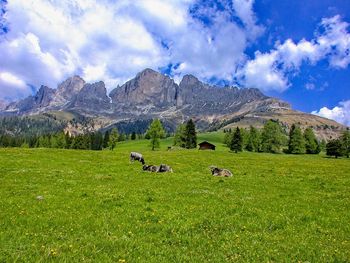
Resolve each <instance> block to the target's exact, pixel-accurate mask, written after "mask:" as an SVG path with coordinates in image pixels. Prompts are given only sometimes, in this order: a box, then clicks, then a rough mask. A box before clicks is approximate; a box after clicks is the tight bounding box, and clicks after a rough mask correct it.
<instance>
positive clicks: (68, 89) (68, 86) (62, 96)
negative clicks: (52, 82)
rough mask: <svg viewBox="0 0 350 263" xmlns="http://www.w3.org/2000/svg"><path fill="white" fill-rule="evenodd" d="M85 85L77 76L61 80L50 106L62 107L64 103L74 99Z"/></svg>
mask: <svg viewBox="0 0 350 263" xmlns="http://www.w3.org/2000/svg"><path fill="white" fill-rule="evenodd" d="M84 85H85V81H84V80H83V79H82V78H81V77H79V76H74V77H71V78H68V79H67V80H65V81H63V82H62V83H61V84H60V85H58V87H57V89H56V92H55V96H54V98H53V100H52V102H51V104H50V106H51V107H57V108H58V109H59V108H60V107H64V106H65V105H66V104H68V103H70V102H71V101H72V100H74V99H75V96H76V95H77V94H78V93H79V91H80V90H81V89H82V88H83V86H84Z"/></svg>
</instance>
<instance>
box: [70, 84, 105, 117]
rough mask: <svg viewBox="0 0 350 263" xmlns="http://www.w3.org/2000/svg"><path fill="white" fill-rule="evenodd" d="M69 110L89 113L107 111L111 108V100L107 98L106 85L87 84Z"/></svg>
mask: <svg viewBox="0 0 350 263" xmlns="http://www.w3.org/2000/svg"><path fill="white" fill-rule="evenodd" d="M69 108H79V109H84V110H86V111H88V112H99V111H107V110H109V109H110V108H111V104H110V99H109V97H108V96H107V90H106V87H105V83H104V82H103V81H99V82H96V83H92V84H90V83H87V84H85V85H84V86H83V88H82V89H81V90H80V91H79V93H78V94H77V95H76V98H75V99H74V100H73V101H72V103H71V104H70V105H69Z"/></svg>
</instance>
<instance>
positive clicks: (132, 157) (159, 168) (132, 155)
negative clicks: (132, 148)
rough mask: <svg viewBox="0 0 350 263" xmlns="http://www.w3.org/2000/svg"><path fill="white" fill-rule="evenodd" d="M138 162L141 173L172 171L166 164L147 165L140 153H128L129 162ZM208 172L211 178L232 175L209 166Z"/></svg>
mask: <svg viewBox="0 0 350 263" xmlns="http://www.w3.org/2000/svg"><path fill="white" fill-rule="evenodd" d="M134 161H139V162H140V163H142V165H143V166H142V170H143V171H149V172H155V173H165V172H171V173H172V172H173V169H172V168H171V167H170V166H169V165H166V164H161V165H159V166H157V165H152V164H151V165H147V164H146V163H145V159H144V158H143V156H142V154H141V153H138V152H131V153H130V162H134ZM209 168H210V171H211V174H212V175H213V176H221V177H231V176H232V173H231V171H230V170H228V169H225V168H218V167H216V166H213V165H212V166H210V167H209Z"/></svg>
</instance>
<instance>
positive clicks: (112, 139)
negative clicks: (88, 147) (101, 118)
mask: <svg viewBox="0 0 350 263" xmlns="http://www.w3.org/2000/svg"><path fill="white" fill-rule="evenodd" d="M118 139H119V134H118V130H117V128H113V129H112V131H111V133H110V134H109V142H108V147H109V149H110V150H112V151H113V150H114V148H115V147H116V145H117V143H118Z"/></svg>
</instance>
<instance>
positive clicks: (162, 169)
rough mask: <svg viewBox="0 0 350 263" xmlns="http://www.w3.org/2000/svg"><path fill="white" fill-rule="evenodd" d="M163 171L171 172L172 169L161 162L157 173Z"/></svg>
mask: <svg viewBox="0 0 350 263" xmlns="http://www.w3.org/2000/svg"><path fill="white" fill-rule="evenodd" d="M164 172H171V173H172V172H173V169H172V168H171V167H170V166H169V165H166V164H161V165H160V166H159V169H158V173H164Z"/></svg>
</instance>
